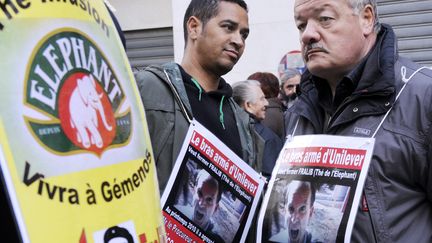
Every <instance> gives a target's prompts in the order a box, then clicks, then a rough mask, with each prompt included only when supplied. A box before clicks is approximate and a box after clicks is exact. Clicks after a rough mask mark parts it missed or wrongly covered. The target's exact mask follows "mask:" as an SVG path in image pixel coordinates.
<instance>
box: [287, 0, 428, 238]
mask: <svg viewBox="0 0 432 243" xmlns="http://www.w3.org/2000/svg"><path fill="white" fill-rule="evenodd" d="M294 18H295V23H296V26H297V28H298V30H299V33H300V41H301V49H302V53H303V58H304V60H305V64H306V66H307V69H306V71H305V73H303V75H302V81H301V83H300V89H301V95H300V96H299V98H298V101H297V102H296V103H295V104H294V106H293V107H292V108H291V109H289V110H288V112H290V113H291V114H292V116H291V118H292V119H291V122H288V123H289V124H290V125H289V126H288V132H289V134H290V135H294V136H296V135H302V134H330V135H338V136H355V137H373V138H375V148H374V150H373V154H372V160H371V163H370V167H369V170H368V173H367V177H366V180H365V184H364V189H363V196H362V199H361V201H360V206H359V209H358V212H357V214H356V218H355V222H354V226H353V231H352V236H351V241H352V242H415V243H423V242H431V241H432V230H430V229H432V105H431V104H432V71H431V70H430V69H431V68H427V67H421V66H420V65H418V64H415V63H413V62H412V61H410V60H408V59H407V58H404V57H401V56H399V54H398V47H397V46H398V45H397V38H396V35H395V33H394V31H393V29H392V27H391V26H389V25H387V24H380V23H379V18H378V12H377V2H376V1H375V0H338V1H336V0H295V2H294Z"/></svg>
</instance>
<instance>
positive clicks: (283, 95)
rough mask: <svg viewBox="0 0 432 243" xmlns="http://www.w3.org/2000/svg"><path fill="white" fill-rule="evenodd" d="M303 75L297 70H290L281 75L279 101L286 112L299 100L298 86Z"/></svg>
mask: <svg viewBox="0 0 432 243" xmlns="http://www.w3.org/2000/svg"><path fill="white" fill-rule="evenodd" d="M300 77H301V73H300V72H299V71H298V70H297V69H295V68H289V69H287V70H285V72H284V73H283V74H282V75H281V78H280V81H281V84H280V92H279V99H280V100H281V102H282V105H283V108H284V111H285V110H287V109H288V108H290V107H291V106H292V105H293V104H294V102H295V101H296V100H297V96H298V90H297V86H298V85H299V84H300Z"/></svg>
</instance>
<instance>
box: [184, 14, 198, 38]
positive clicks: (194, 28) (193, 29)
mask: <svg viewBox="0 0 432 243" xmlns="http://www.w3.org/2000/svg"><path fill="white" fill-rule="evenodd" d="M201 25H202V22H201V21H200V20H199V19H198V18H197V17H195V16H191V17H190V18H189V19H188V21H187V23H186V27H187V31H188V36H189V38H190V39H192V40H195V39H196V38H198V35H199V34H200V33H201Z"/></svg>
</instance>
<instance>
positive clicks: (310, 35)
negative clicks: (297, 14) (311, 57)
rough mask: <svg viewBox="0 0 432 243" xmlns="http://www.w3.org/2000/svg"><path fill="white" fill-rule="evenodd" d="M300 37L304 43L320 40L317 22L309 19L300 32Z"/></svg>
mask: <svg viewBox="0 0 432 243" xmlns="http://www.w3.org/2000/svg"><path fill="white" fill-rule="evenodd" d="M300 38H301V41H302V43H303V44H305V45H307V44H310V43H315V42H318V41H320V38H321V37H320V33H319V28H318V26H317V24H316V23H314V22H312V21H309V22H308V23H307V24H306V26H305V28H304V30H303V32H302V33H301V35H300Z"/></svg>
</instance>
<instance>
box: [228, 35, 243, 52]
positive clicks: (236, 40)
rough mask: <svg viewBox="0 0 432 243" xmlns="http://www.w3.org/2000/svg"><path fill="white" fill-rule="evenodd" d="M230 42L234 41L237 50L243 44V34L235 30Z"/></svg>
mask: <svg viewBox="0 0 432 243" xmlns="http://www.w3.org/2000/svg"><path fill="white" fill-rule="evenodd" d="M231 42H232V43H234V44H235V45H236V47H237V48H238V49H239V50H240V49H242V48H243V47H244V46H245V40H244V39H243V35H242V34H241V33H240V31H235V32H234V33H233V34H232V36H231Z"/></svg>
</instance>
